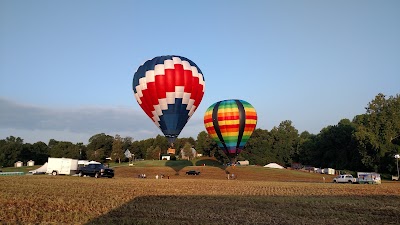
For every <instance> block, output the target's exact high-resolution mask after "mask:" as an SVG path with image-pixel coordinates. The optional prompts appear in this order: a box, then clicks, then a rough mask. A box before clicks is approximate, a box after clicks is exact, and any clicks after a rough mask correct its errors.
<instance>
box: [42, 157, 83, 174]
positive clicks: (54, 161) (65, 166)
mask: <svg viewBox="0 0 400 225" xmlns="http://www.w3.org/2000/svg"><path fill="white" fill-rule="evenodd" d="M77 169H78V160H77V159H70V158H51V157H49V159H48V161H47V169H46V173H48V174H51V175H54V176H56V175H59V174H62V175H72V174H75V173H76V170H77Z"/></svg>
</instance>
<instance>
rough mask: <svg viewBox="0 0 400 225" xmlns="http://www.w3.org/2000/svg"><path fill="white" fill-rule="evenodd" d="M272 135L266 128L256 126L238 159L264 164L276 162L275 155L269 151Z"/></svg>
mask: <svg viewBox="0 0 400 225" xmlns="http://www.w3.org/2000/svg"><path fill="white" fill-rule="evenodd" d="M271 146H272V137H271V134H270V132H268V130H263V129H260V128H257V129H255V130H254V131H253V134H252V135H251V137H250V139H249V140H248V141H247V143H246V145H245V148H244V149H243V150H242V152H241V153H240V155H239V156H238V160H245V159H247V160H249V162H250V164H255V165H265V164H267V163H269V162H277V159H276V155H275V154H273V153H272V151H271Z"/></svg>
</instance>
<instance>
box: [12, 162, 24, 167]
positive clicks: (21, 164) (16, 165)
mask: <svg viewBox="0 0 400 225" xmlns="http://www.w3.org/2000/svg"><path fill="white" fill-rule="evenodd" d="M23 165H24V164H23V163H22V162H21V161H18V162H15V163H14V167H22V166H23Z"/></svg>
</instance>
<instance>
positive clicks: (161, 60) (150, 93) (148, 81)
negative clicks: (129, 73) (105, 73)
mask: <svg viewBox="0 0 400 225" xmlns="http://www.w3.org/2000/svg"><path fill="white" fill-rule="evenodd" d="M132 88H133V92H134V95H135V98H136V100H137V102H138V103H139V105H140V107H142V109H143V111H144V112H145V113H146V114H147V116H148V117H150V119H151V120H152V121H153V122H154V123H155V124H156V126H157V127H158V128H160V130H161V131H162V132H163V133H164V135H165V137H167V139H168V141H169V143H170V144H172V143H173V142H174V141H175V139H176V138H177V137H178V135H179V133H180V132H181V131H182V129H183V127H184V126H185V125H186V123H187V122H188V120H189V119H190V117H191V116H192V115H193V113H194V112H195V111H196V109H197V107H198V106H199V104H200V102H201V99H202V98H203V95H204V89H205V81H204V77H203V74H202V72H201V70H200V68H199V67H198V66H197V65H196V64H195V63H194V62H192V61H191V60H189V59H187V58H185V57H181V56H176V55H167V56H159V57H155V58H153V59H151V60H148V61H146V62H145V63H144V64H143V65H141V66H140V67H139V68H138V70H137V71H136V73H135V75H134V76H133V83H132Z"/></svg>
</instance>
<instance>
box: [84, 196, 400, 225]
mask: <svg viewBox="0 0 400 225" xmlns="http://www.w3.org/2000/svg"><path fill="white" fill-rule="evenodd" d="M399 201H400V196H387V195H385V196H382V195H379V196H368V197H365V196H233V195H232V196H210V195H197V196H196V195H194V196H193V195H182V196H173V195H166V196H140V197H136V198H134V199H133V200H131V201H130V202H128V203H125V204H123V205H121V206H119V207H118V208H115V209H112V210H111V211H109V212H108V213H107V214H104V215H101V216H99V217H97V218H94V219H92V220H90V221H89V222H88V223H86V224H87V225H98V224H338V223H339V224H399V223H400V219H399Z"/></svg>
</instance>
